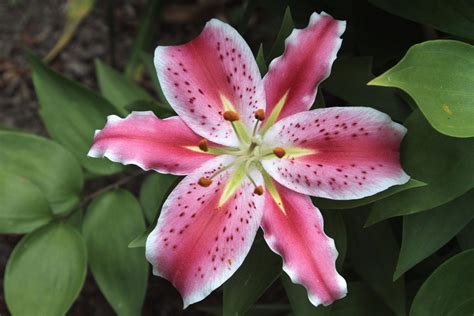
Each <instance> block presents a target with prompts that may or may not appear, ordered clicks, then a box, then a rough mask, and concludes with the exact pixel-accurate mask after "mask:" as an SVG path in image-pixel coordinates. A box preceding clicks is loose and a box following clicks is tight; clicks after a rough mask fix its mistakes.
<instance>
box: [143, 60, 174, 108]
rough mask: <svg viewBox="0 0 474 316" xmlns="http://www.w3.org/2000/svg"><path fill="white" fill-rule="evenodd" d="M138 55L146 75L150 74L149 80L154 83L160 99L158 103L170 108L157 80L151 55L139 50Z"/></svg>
mask: <svg viewBox="0 0 474 316" xmlns="http://www.w3.org/2000/svg"><path fill="white" fill-rule="evenodd" d="M140 57H141V59H142V62H143V64H144V65H145V68H146V71H147V73H148V76H150V78H151V80H152V81H153V83H154V86H155V89H156V92H157V93H158V97H159V99H160V103H161V104H163V105H164V106H166V107H167V108H169V109H171V110H172V108H171V105H170V104H169V103H168V100H167V99H166V97H165V95H164V93H163V90H162V89H161V85H160V81H159V80H158V76H157V74H156V69H155V64H154V62H153V56H152V55H150V54H148V53H145V52H141V53H140Z"/></svg>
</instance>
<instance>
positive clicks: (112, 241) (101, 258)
mask: <svg viewBox="0 0 474 316" xmlns="http://www.w3.org/2000/svg"><path fill="white" fill-rule="evenodd" d="M143 230H145V221H144V219H143V216H142V212H141V209H140V205H139V203H138V201H137V200H136V199H135V197H134V196H133V195H132V194H131V193H129V192H128V191H124V190H118V191H114V192H107V193H104V194H102V195H100V196H99V197H97V198H96V199H95V200H94V201H93V202H92V203H91V205H90V206H89V208H88V211H87V214H86V216H85V219H84V224H83V233H84V239H85V242H86V244H87V251H88V254H89V265H90V267H91V270H92V274H93V275H94V279H95V280H96V282H97V284H98V286H99V288H100V289H101V291H102V293H103V294H104V296H105V297H106V299H107V300H108V302H109V303H110V305H112V307H113V308H114V310H115V311H116V312H117V314H119V315H140V314H141V308H142V304H143V301H144V299H145V292H146V287H147V280H148V264H147V262H146V260H145V254H144V250H143V249H140V248H138V249H130V248H128V243H129V242H130V240H131V239H132V238H134V237H135V236H136V235H137V234H139V233H140V232H142V231H143Z"/></svg>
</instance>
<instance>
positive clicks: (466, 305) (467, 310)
mask: <svg viewBox="0 0 474 316" xmlns="http://www.w3.org/2000/svg"><path fill="white" fill-rule="evenodd" d="M472 311H474V298H471V299H468V300H466V301H465V302H463V303H462V304H460V305H458V306H456V307H455V308H454V309H452V310H451V311H450V312H449V313H448V314H447V316H472Z"/></svg>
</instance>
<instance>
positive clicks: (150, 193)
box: [139, 173, 179, 223]
mask: <svg viewBox="0 0 474 316" xmlns="http://www.w3.org/2000/svg"><path fill="white" fill-rule="evenodd" d="M178 179H179V178H178V177H177V176H173V175H171V174H161V173H152V174H150V175H149V176H148V177H147V178H146V179H145V181H143V183H142V186H141V187H140V195H139V196H140V204H141V205H142V207H143V212H144V213H145V218H146V219H147V221H148V222H149V223H151V222H153V220H154V219H155V218H156V216H157V215H158V213H159V210H160V208H161V205H162V204H163V202H164V200H165V198H166V196H167V192H169V190H170V188H171V187H172V186H173V185H174V184H176V181H177V180H178Z"/></svg>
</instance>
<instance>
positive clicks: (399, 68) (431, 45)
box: [369, 6, 474, 137]
mask: <svg viewBox="0 0 474 316" xmlns="http://www.w3.org/2000/svg"><path fill="white" fill-rule="evenodd" d="M473 8H474V6H473ZM473 13H474V12H473ZM473 26H474V24H473ZM369 84H370V85H375V86H386V87H397V88H400V89H402V90H404V91H405V92H407V93H408V94H409V95H410V96H411V97H412V98H413V99H414V101H415V102H416V104H417V105H418V107H419V108H420V110H421V111H422V112H423V114H424V115H425V116H426V118H427V119H428V121H429V122H430V124H431V125H432V126H433V127H434V128H435V129H436V130H438V131H439V132H440V133H443V134H446V135H449V136H454V137H472V136H474V124H472V122H473V121H474V103H473V99H474V90H473V89H472V87H473V86H474V46H472V45H469V44H466V43H462V42H458V41H451V40H437V41H428V42H425V43H422V44H418V45H414V46H413V47H411V48H410V49H409V50H408V52H407V54H406V55H405V57H403V59H402V60H401V61H400V62H399V63H398V64H397V65H395V66H394V67H393V68H391V69H389V70H388V71H387V72H385V73H384V74H382V75H381V76H379V77H377V78H375V79H374V80H372V81H371V82H370V83H369Z"/></svg>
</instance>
